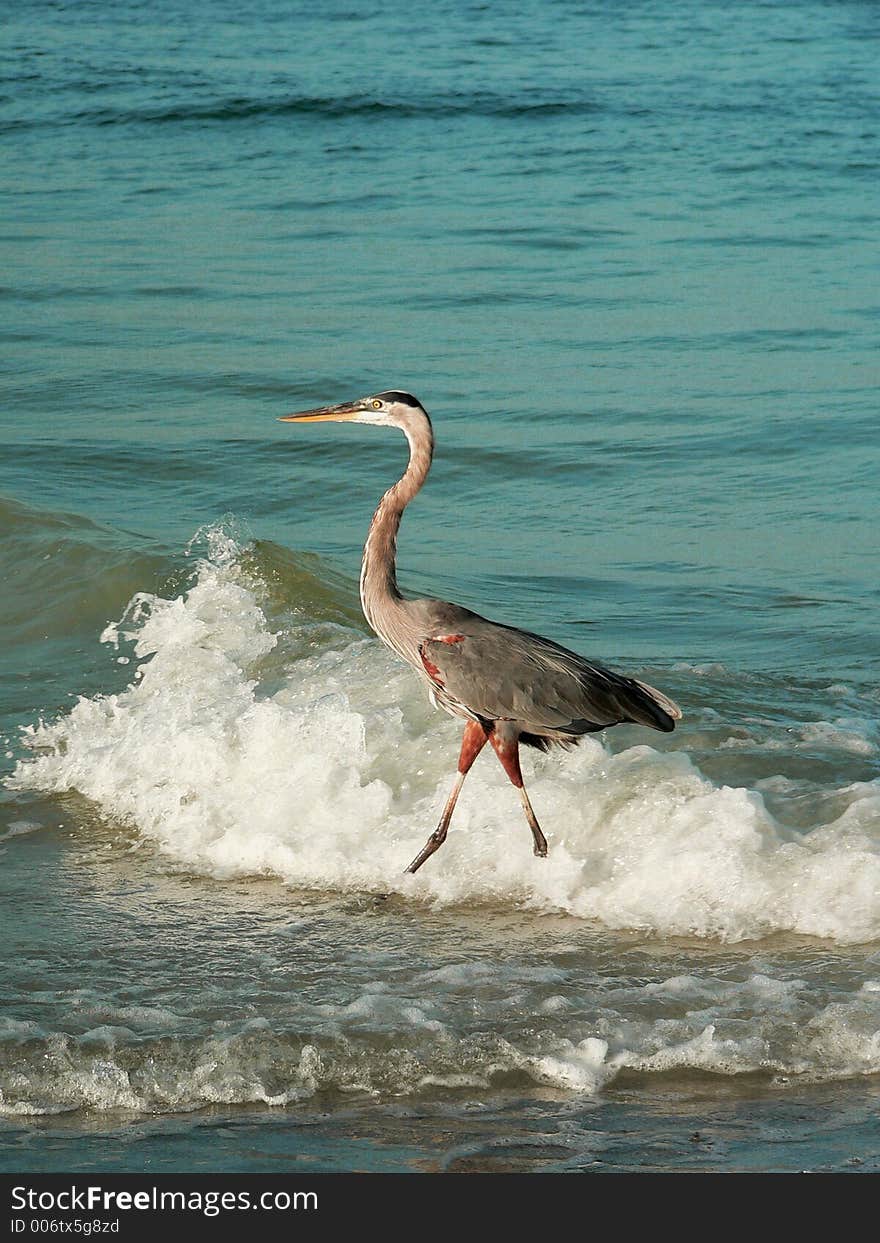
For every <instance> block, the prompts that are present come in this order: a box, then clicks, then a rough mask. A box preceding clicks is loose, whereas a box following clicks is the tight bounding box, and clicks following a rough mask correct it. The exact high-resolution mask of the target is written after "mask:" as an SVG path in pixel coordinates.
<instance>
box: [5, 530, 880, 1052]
mask: <svg viewBox="0 0 880 1243" xmlns="http://www.w3.org/2000/svg"><path fill="white" fill-rule="evenodd" d="M218 539H219V537H218ZM259 593H260V584H259V583H258V582H254V581H252V580H251V579H249V578H248V576H247V575H246V574H245V573H244V572H243V571H242V569H241V568H240V564H239V561H238V560H237V557H236V553H235V546H234V544H230V542H229V541H228V539H227V540H225V542H224V541H223V540H219V542H218V549H215V550H214V554H213V556H209V557H208V558H207V559H206V560H204V561H202V562H201V563H200V564H199V566H198V571H197V576H196V580H195V583H194V585H193V586H192V587H191V588H190V590H188V591H186V592H184V593H183V594H181V595H180V596H177V597H174V598H172V599H163V598H161V597H159V596H156V595H150V594H147V593H141V594H140V595H138V596H136V597H135V598H134V600H133V601H132V602H131V604H130V605H129V608H128V609H127V610H126V613H125V615H124V617H123V618H122V619H121V620H120V621H119V622H117V623H115V624H114V625H112V626H110V627H108V629H107V631H105V635H104V637H105V639H106V640H107V641H108V642H110V643H113V644H114V645H116V646H118V645H120V644H123V643H126V644H129V645H131V647H132V650H133V654H134V656H135V658H136V660H137V662H138V668H137V670H136V671H135V676H134V677H133V680H132V683H131V685H130V686H129V687H128V689H127V690H125V691H124V692H122V693H121V694H118V695H108V696H97V697H94V698H81V699H79V701H78V702H77V703H76V705H75V706H74V707H73V709H72V710H71V711H70V712H69V713H67V714H65V715H62V716H61V717H59V718H58V719H57V720H55V721H54V722H51V723H41V724H39V725H38V726H35V727H29V728H27V729H26V730H25V731H24V741H25V743H26V744H27V745H28V746H29V747H30V748H31V750H32V752H33V754H32V756H31V757H29V758H28V759H26V760H24V761H22V762H20V763H19V764H18V766H17V768H16V770H15V772H14V774H13V776H12V778H11V779H10V781H9V784H10V785H11V786H12V787H13V788H16V789H20V790H23V789H34V790H44V791H54V792H62V791H66V790H78V791H80V792H81V793H82V794H84V795H86V796H87V797H88V798H90V799H92V800H94V802H95V803H96V804H97V805H98V806H99V807H100V808H101V810H102V812H103V813H104V814H105V815H106V816H108V817H112V818H115V819H121V820H125V821H127V822H128V823H130V824H131V825H132V826H134V827H135V828H136V829H137V831H138V832H139V833H140V834H141V835H142V836H143V837H144V838H145V839H148V840H149V841H151V842H153V843H155V844H156V846H158V848H159V849H160V850H161V851H163V852H164V853H165V854H166V855H167V856H168V857H169V858H171V859H173V860H174V861H176V863H177V864H178V865H180V866H181V867H185V868H187V869H192V870H194V871H197V872H200V873H204V874H207V875H211V876H214V877H218V878H225V877H231V876H245V875H258V874H273V875H277V876H279V877H281V878H283V879H284V880H285V881H287V882H289V883H290V884H292V885H296V886H300V887H307V888H314V889H323V890H346V889H355V890H371V891H381V892H388V891H392V890H393V891H397V892H401V893H404V894H409V895H412V896H414V897H416V896H417V897H424V898H428V899H429V900H431V901H433V902H435V903H438V904H453V903H463V902H465V903H478V904H485V903H492V904H498V903H501V904H504V905H508V906H510V905H516V906H519V907H520V908H529V909H534V910H542V911H552V910H555V911H563V912H568V913H569V914H570V915H573V916H576V917H579V918H582V919H588V920H597V921H601V922H602V923H603V924H605V925H606V926H608V927H610V928H621V929H622V928H631V929H641V930H645V931H650V932H654V933H659V934H666V935H685V936H690V935H696V936H701V937H717V938H721V939H723V940H727V941H737V940H742V939H745V938H755V937H762V936H766V935H769V934H772V933H776V932H781V931H791V932H796V933H800V934H806V935H812V936H817V937H823V938H830V939H833V940H836V941H838V942H843V943H852V942H859V941H865V940H869V939H873V938H877V937H880V857H878V840H880V833H878V826H880V786H878V785H877V783H867V784H864V783H863V784H862V785H860V786H858V787H852V788H851V790H850V791H843V792H841V793H842V795H843V803H844V805H845V807H844V810H843V812H842V814H840V815H839V817H838V818H837V819H835V820H833V821H832V822H830V823H827V824H824V825H822V826H821V827H819V828H818V829H815V830H814V831H812V832H810V833H809V834H807V835H804V836H801V835H798V834H796V833H794V832H793V831H789V830H785V829H783V828H782V827H780V825H779V824H778V823H777V822H776V821H775V820H774V819H773V817H772V816H771V815H770V813H769V812H768V810H767V808H766V806H765V804H764V802H763V799H762V796H761V794H760V793H759V792H758V791H757V790H754V789H744V788H733V787H720V788H719V787H716V786H715V785H713V784H712V783H711V782H710V781H709V780H708V779H707V778H706V777H705V776H703V774H702V773H701V772H700V771H699V770H698V769H697V768H696V767H695V766H694V765H693V764H692V763H691V761H690V759H689V758H688V756H687V754H686V753H685V752H684V751H683V750H679V751H667V752H658V751H656V750H654V749H653V748H652V747H651V746H648V745H644V744H642V745H637V746H634V747H631V748H630V749H629V750H626V751H623V752H622V753H620V754H617V755H614V756H612V755H609V754H608V753H607V751H606V750H605V749H604V748H603V747H602V745H601V744H600V743H599V742H598V741H597V740H596V739H594V738H591V739H587V740H586V741H585V742H584V744H583V745H582V746H581V747H580V748H579V749H578V751H577V752H574V753H572V754H569V755H561V756H560V755H554V756H548V757H541V756H539V757H537V759H536V760H534V761H533V762H529V761H527V767H531V768H532V772H531V773H529V774H527V781H528V785H529V791H530V794H531V798H532V801H533V803H534V805H535V808H536V810H537V812H538V815H539V817H540V819H541V820H542V822H543V825H544V828H545V831H546V832H547V835H548V837H549V839H550V843H551V851H550V856H549V858H548V859H547V860H544V861H538V860H535V858H534V857H533V855H532V851H531V837H530V834H529V832H528V829H527V827H526V825H525V823H524V822H523V821H522V816H521V811H520V808H519V805H518V801H517V799H516V796H515V793H514V791H513V790H512V789H511V788H510V787H509V786H508V785H507V783H506V781H505V779H504V777H503V774H502V773H501V771H500V768H499V767H498V766H497V765H496V764H495V763H494V762H493V757H492V756H491V755H489V754H488V753H487V754H486V755H485V756H483V757H481V758H480V760H479V762H478V763H477V765H475V768H474V770H473V771H472V773H471V775H470V776H469V778H468V782H467V784H466V786H465V789H464V793H463V795H462V798H461V801H460V803H459V808H458V809H457V811H456V817H455V820H454V822H453V828H452V830H451V832H450V834H449V840H448V842H447V844H446V845H445V846H444V848H443V850H442V852H441V853H439V854H438V855H437V856H436V857H435V858H433V859H432V860H431V861H430V862H429V864H428V865H427V866H426V867H425V868H424V869H423V870H422V871H421V872H420V873H419V875H418V876H417V877H414V878H413V877H409V876H404V875H403V869H404V867H405V865H406V864H407V863H408V862H409V860H410V859H411V858H412V857H413V855H414V854H415V853H416V851H417V850H418V849H419V848H420V846H421V845H422V843H423V841H424V840H425V838H426V836H427V834H428V833H429V832H430V831H431V829H432V828H433V826H434V824H435V823H436V817H437V815H438V812H439V809H440V807H441V806H442V803H443V801H444V799H445V797H446V794H447V792H448V788H449V786H450V784H451V780H452V777H453V775H454V771H455V762H456V756H457V734H458V730H457V726H456V724H455V723H454V722H452V721H450V720H449V719H448V718H446V717H444V716H442V715H439V714H433V713H431V711H430V709H429V708H428V706H427V704H426V702H425V700H424V698H423V695H422V691H421V688H420V687H419V686H418V684H417V682H416V680H415V678H414V677H413V676H412V674H411V672H410V671H409V670H407V669H406V668H404V667H402V666H400V665H399V664H398V663H396V662H395V661H394V659H393V658H392V657H391V656H390V654H389V653H387V652H386V651H385V649H383V648H381V647H380V646H379V645H378V644H377V643H376V642H374V641H371V640H363V639H359V638H356V637H354V636H353V635H351V634H345V633H344V632H342V631H340V630H338V628H337V630H336V631H335V637H334V640H333V645H332V646H330V647H329V648H328V647H327V645H326V642H324V640H323V639H322V641H321V642H320V643H317V642H312V643H309V642H307V641H304V636H305V638H307V636H308V626H306V627H305V628H304V629H301V630H299V631H292V632H289V633H288V632H282V633H280V634H275V633H273V632H272V630H271V629H270V626H269V624H268V622H267V619H266V616H265V614H264V612H263V610H262V608H261V607H260V603H259ZM302 652H306V653H307V654H306V655H305V656H301V655H299V654H300V653H302ZM270 653H271V658H272V668H273V679H272V681H271V683H270V682H269V681H268V680H266V681H261V676H260V668H261V662H265V660H266V658H267V656H268V655H269V654H270ZM279 670H281V672H282V676H281V678H280V681H281V685H280V687H279ZM679 737H681V738H682V745H684V744H685V743H686V735H685V734H684V733H682V734H681V735H679ZM578 1056H580V1055H578Z"/></svg>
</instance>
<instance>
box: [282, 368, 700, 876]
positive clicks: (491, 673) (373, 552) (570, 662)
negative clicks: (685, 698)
mask: <svg viewBox="0 0 880 1243" xmlns="http://www.w3.org/2000/svg"><path fill="white" fill-rule="evenodd" d="M281 422H283V423H288V422H289V423H318V422H321V423H330V422H334V423H371V424H373V425H375V426H377V427H396V428H399V430H400V431H402V432H403V434H404V435H405V436H406V438H407V440H408V442H409V465H408V466H407V468H406V471H405V472H404V475H403V477H402V478H401V479H399V480H398V481H397V483H396V484H394V486H393V487H391V488H389V489H388V491H387V492H386V493H385V495H384V496H383V497H382V499H381V501H380V502H379V505H378V507H377V509H376V512H375V514H374V515H373V521H372V522H371V523H370V531H369V534H368V535H367V542H366V544H365V545H364V557H363V564H362V567H361V604H362V606H363V610H364V615H365V617H366V619H367V621H368V622H369V624H370V625H371V626H372V628H373V630H375V632H376V634H377V635H378V636H379V638H380V639H381V640H382V642H383V643H385V644H387V646H388V647H390V648H392V649H393V650H394V651H395V652H397V654H398V655H399V656H401V657H403V659H404V660H405V661H406V662H407V664H409V665H412V667H413V668H414V669H415V671H416V673H418V675H419V676H420V678H421V679H422V680H423V681H424V682H426V683H427V686H428V693H429V695H430V697H431V700H432V702H433V703H434V705H435V707H438V706H439V707H441V708H443V709H445V711H446V712H449V713H450V714H451V715H453V716H459V717H463V718H464V720H465V727H464V736H463V738H462V742H461V754H460V755H459V760H458V776H457V778H456V780H455V785H454V786H453V787H452V793H451V794H450V795H449V798H448V799H447V801H446V806H445V807H444V808H443V814H442V816H441V817H440V823H439V824H438V826H437V828H436V829H435V831H434V832H433V833H432V834H431V836H430V837H429V838H428V840H427V842H426V843H425V845H424V846H423V848H422V849H421V850H420V851H419V853H418V854H417V855H416V857H415V858H414V859H413V861H412V863H411V864H410V865H409V867H408V868H407V869H406V870H407V871H408V872H416V871H418V869H419V868H420V867H421V866H422V864H423V863H424V862H425V860H426V859H428V858H429V857H430V856H431V855H432V854H433V853H434V851H435V850H437V849H438V847H440V846H442V845H443V843H444V841H445V840H446V833H447V830H448V829H449V822H450V820H451V819H452V813H453V811H454V809H455V804H456V802H457V800H458V796H459V793H460V791H461V787H462V785H463V783H464V779H465V776H466V775H467V773H468V771H469V769H470V767H471V765H472V764H473V762H474V760H475V759H476V758H477V756H478V755H479V754H480V752H481V751H482V749H483V747H484V746H485V744H486V743H487V742H491V744H492V747H493V748H494V751H495V754H496V755H497V756H498V759H499V760H500V761H501V765H502V767H503V769H504V771H505V772H506V773H507V775H508V777H509V778H510V780H511V781H512V782H513V784H514V785H515V786H516V788H517V790H518V791H519V797H520V800H521V802H522V805H523V810H524V811H525V814H526V819H527V820H528V822H529V827H530V828H531V830H532V838H533V840H534V849H535V854H536V855H538V856H539V857H541V858H543V857H544V856H545V855H546V854H547V840H546V838H545V837H544V834H543V833H542V832H541V826H540V825H539V824H538V821H537V818H536V816H535V813H534V811H533V810H532V805H531V803H530V802H529V796H528V794H527V793H526V789H525V786H524V784H523V777H522V771H521V769H520V763H519V744H520V743H521V742H522V743H525V744H526V745H527V746H531V747H537V748H538V750H540V751H546V750H547V749H548V748H549V747H551V746H553V745H554V744H558V745H561V746H563V747H565V746H569V747H570V746H573V745H575V744H576V743H577V742H578V741H579V740H580V739H581V737H582V736H583V735H584V734H591V733H595V732H597V731H598V730H602V729H605V728H607V727H608V726H609V725H620V724H622V723H623V722H632V723H635V724H638V725H647V726H650V728H651V729H660V730H664V731H669V730H671V729H674V728H675V722H676V721H677V720H678V719H679V718H680V717H681V711H680V709H679V708H678V706H677V704H674V703H673V702H672V700H671V699H668V698H667V696H666V695H664V694H663V693H662V692H661V691H658V690H655V689H654V687H653V686H648V685H647V684H646V683H645V682H639V681H637V680H636V679H635V678H627V677H624V676H623V675H622V674H619V673H613V672H612V671H611V670H610V669H604V668H603V667H602V666H601V665H596V664H593V663H592V662H591V661H587V660H584V658H583V657H582V656H578V655H577V654H576V653H575V652H570V651H568V650H567V649H566V648H564V647H560V646H559V644H558V643H553V642H552V641H551V640H550V639H544V638H542V637H541V635H537V634H531V633H530V632H529V631H527V630H518V629H516V627H514V626H503V625H501V624H500V623H499V622H493V621H488V620H487V619H486V618H485V617H480V615H479V614H478V613H472V612H471V611H470V609H465V608H462V607H461V606H460V605H458V604H448V603H447V602H446V601H445V600H407V599H406V598H405V597H404V596H402V595H401V594H400V591H399V590H398V587H397V571H396V565H395V562H396V555H397V532H398V530H399V528H400V519H401V517H402V515H403V511H404V509H405V508H406V507H407V505H408V504H409V502H410V501H411V500H412V499H413V497H414V496H415V495H416V493H417V492H418V491H419V489H420V488H421V486H422V484H423V483H424V482H425V479H426V477H427V474H428V471H429V470H430V468H431V458H432V457H433V454H434V432H433V429H432V427H431V420H430V419H429V418H428V414H427V412H426V411H425V409H424V408H423V407H422V406H421V404H420V403H419V402H418V401H416V399H415V397H412V396H411V395H410V394H409V393H401V392H398V391H396V390H393V391H390V392H386V393H377V394H376V395H375V396H374V397H361V398H359V399H358V400H357V401H347V402H343V403H342V404H341V405H338V406H322V407H320V408H319V409H316V410H307V411H305V412H304V413H303V414H287V415H283V416H282V418H281Z"/></svg>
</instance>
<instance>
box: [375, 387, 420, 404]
mask: <svg viewBox="0 0 880 1243" xmlns="http://www.w3.org/2000/svg"><path fill="white" fill-rule="evenodd" d="M376 396H377V397H379V398H381V400H382V401H399V402H400V404H401V405H402V406H421V404H422V403H421V402H420V401H418V400H417V399H416V398H415V397H413V395H412V393H401V392H399V391H398V390H397V389H396V388H393V389H390V390H389V392H387V393H377V394H376Z"/></svg>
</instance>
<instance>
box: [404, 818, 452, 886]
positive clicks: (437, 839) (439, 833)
mask: <svg viewBox="0 0 880 1243" xmlns="http://www.w3.org/2000/svg"><path fill="white" fill-rule="evenodd" d="M446 827H447V826H446V825H445V824H441V825H440V827H439V828H437V829H435V830H434V832H433V833H432V834H431V836H430V837H429V838H428V840H427V841H426V842H425V844H424V846H423V847H422V849H421V850H420V851H419V853H418V854H417V855H416V857H415V858H414V859H413V861H412V863H411V864H410V865H409V867H408V868H406V872H410V873H412V874H415V873H416V872H417V871H418V870H419V868H420V867H421V866H422V864H423V863H424V862H425V860H426V859H430V857H431V855H432V854H433V853H434V851H435V850H439V849H440V847H441V846H442V845H443V843H444V842H445V841H446Z"/></svg>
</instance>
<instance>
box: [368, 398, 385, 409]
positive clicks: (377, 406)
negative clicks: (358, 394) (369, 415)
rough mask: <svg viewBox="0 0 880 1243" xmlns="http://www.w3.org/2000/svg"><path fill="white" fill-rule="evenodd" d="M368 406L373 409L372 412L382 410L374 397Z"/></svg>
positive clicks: (379, 402) (380, 404)
mask: <svg viewBox="0 0 880 1243" xmlns="http://www.w3.org/2000/svg"><path fill="white" fill-rule="evenodd" d="M370 405H371V406H372V407H373V409H374V410H381V409H382V403H381V401H377V400H376V398H375V397H374V398H373V400H372V401H371V402H370Z"/></svg>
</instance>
